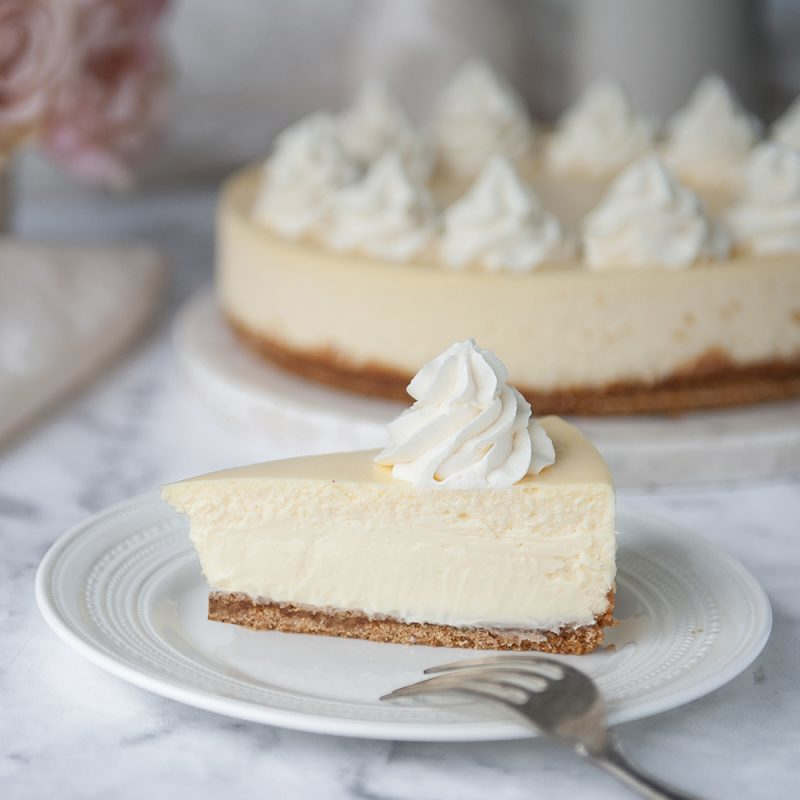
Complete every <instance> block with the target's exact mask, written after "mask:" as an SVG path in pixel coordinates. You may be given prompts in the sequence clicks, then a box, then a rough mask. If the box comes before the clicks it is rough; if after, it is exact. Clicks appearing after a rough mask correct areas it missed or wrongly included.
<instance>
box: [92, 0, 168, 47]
mask: <svg viewBox="0 0 800 800" xmlns="http://www.w3.org/2000/svg"><path fill="white" fill-rule="evenodd" d="M77 3H78V10H79V12H80V17H79V29H80V30H79V38H80V40H81V43H82V45H83V47H84V48H85V49H88V50H95V49H103V50H105V49H107V48H109V47H115V46H117V45H120V44H122V43H125V42H127V41H129V40H130V39H132V38H139V37H145V38H149V37H151V36H153V34H154V29H155V27H156V25H157V24H158V22H159V20H160V18H161V15H162V14H163V13H164V11H165V10H166V8H167V6H168V5H169V0H77Z"/></svg>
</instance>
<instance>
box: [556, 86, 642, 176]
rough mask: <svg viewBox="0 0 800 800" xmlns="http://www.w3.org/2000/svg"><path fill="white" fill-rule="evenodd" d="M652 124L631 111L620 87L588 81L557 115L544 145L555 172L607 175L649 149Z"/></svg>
mask: <svg viewBox="0 0 800 800" xmlns="http://www.w3.org/2000/svg"><path fill="white" fill-rule="evenodd" d="M653 133H654V126H653V123H652V122H651V121H650V120H648V119H646V118H645V117H641V116H637V115H636V114H634V113H633V110H632V109H631V106H630V104H629V102H628V98H627V97H626V96H625V92H624V91H623V90H622V87H620V86H618V85H617V84H615V83H611V82H610V81H598V82H597V83H594V84H592V85H591V86H590V87H589V88H588V89H587V90H586V92H585V93H584V94H583V96H582V97H581V98H580V100H579V101H578V103H577V104H576V105H575V106H574V107H573V108H571V109H570V110H569V111H567V113H566V114H565V115H564V116H563V117H562V118H561V121H560V122H559V124H558V128H557V129H556V132H555V134H554V135H553V138H552V139H551V141H550V144H549V147H548V149H547V162H548V165H549V166H550V167H551V168H552V169H553V170H555V171H558V172H574V173H585V174H587V175H591V176H602V175H609V174H611V173H614V172H617V171H618V170H619V169H621V168H622V167H624V166H626V165H627V164H630V163H631V161H633V160H634V159H636V158H638V157H639V156H640V155H642V153H644V152H645V151H647V150H649V149H650V146H651V144H652V142H653Z"/></svg>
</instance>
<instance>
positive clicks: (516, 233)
mask: <svg viewBox="0 0 800 800" xmlns="http://www.w3.org/2000/svg"><path fill="white" fill-rule="evenodd" d="M572 253H573V248H572V246H571V245H570V243H569V242H568V241H567V240H566V238H565V236H564V232H563V230H562V228H561V225H560V224H559V222H558V220H557V219H556V218H555V217H554V216H553V215H552V214H550V213H548V212H547V211H545V210H544V209H543V208H542V206H541V203H540V202H539V199H538V198H537V197H536V195H535V194H534V192H533V191H532V189H530V188H529V187H528V186H526V185H525V184H524V183H523V182H522V179H521V178H520V177H519V175H518V174H517V172H516V170H515V169H514V167H513V165H512V164H511V162H510V161H508V159H506V158H504V157H502V156H493V157H492V158H491V159H490V161H489V163H488V164H487V165H486V167H484V169H483V171H482V172H481V174H480V176H479V177H478V180H477V181H476V182H475V184H474V185H473V186H472V188H471V189H470V190H469V191H468V192H467V194H466V195H465V196H464V197H462V198H461V200H459V201H458V202H456V203H455V204H453V205H452V206H450V208H449V209H447V211H446V212H445V215H444V235H443V237H442V243H441V255H442V258H443V259H444V262H445V263H446V264H447V266H449V267H453V268H462V267H466V266H469V265H471V264H478V265H480V266H483V267H485V268H486V269H490V270H502V269H505V270H511V271H514V272H527V271H529V270H531V269H534V268H536V267H537V266H538V265H539V264H541V263H543V262H545V261H557V260H562V259H564V258H567V257H568V256H570V255H571V254H572Z"/></svg>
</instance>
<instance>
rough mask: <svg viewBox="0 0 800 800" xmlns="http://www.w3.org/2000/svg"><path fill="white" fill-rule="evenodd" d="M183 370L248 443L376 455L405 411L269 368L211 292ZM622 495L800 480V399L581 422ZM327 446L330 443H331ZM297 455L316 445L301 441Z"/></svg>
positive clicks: (184, 318) (197, 314)
mask: <svg viewBox="0 0 800 800" xmlns="http://www.w3.org/2000/svg"><path fill="white" fill-rule="evenodd" d="M175 346H176V350H177V352H178V356H179V359H180V362H181V365H182V367H183V369H184V371H185V373H186V375H187V376H188V378H189V379H190V381H191V383H192V384H193V385H194V387H195V388H196V390H197V391H198V392H200V393H201V394H202V396H203V399H204V400H205V402H206V404H207V405H209V406H211V407H212V408H213V409H214V410H215V411H217V412H218V413H219V414H221V415H223V416H224V417H225V418H226V420H227V421H228V422H229V423H232V425H233V426H234V428H241V431H242V435H245V432H247V435H248V436H254V435H258V432H259V431H260V430H261V431H264V432H265V434H266V432H268V431H274V429H275V424H276V423H275V420H276V416H278V417H280V418H281V424H282V425H283V426H285V427H289V426H296V428H297V436H298V437H302V436H303V435H304V432H307V431H308V426H309V424H311V425H313V427H314V429H315V430H320V429H323V430H328V431H329V433H330V434H331V436H332V437H333V438H334V439H335V441H336V442H337V445H338V446H339V447H341V449H354V448H360V447H379V446H381V445H382V444H383V442H384V439H385V429H384V426H385V424H386V422H388V421H389V420H390V419H392V418H393V417H395V416H396V415H397V414H398V413H399V412H400V410H401V409H402V408H403V406H402V405H400V404H397V403H392V402H388V401H381V400H374V399H370V398H364V397H360V396H358V395H353V394H349V393H346V392H341V391H338V390H335V389H330V388H327V387H325V386H321V385H318V384H316V383H312V382H310V381H306V380H303V379H302V378H299V377H296V376H294V375H291V374H289V373H287V372H284V371H283V370H281V369H279V368H277V367H273V366H271V365H269V364H267V363H265V362H264V361H263V360H262V359H261V358H260V357H259V356H258V355H256V354H254V353H251V352H250V351H249V350H248V349H247V348H246V347H245V346H243V345H242V344H241V343H240V342H239V341H238V340H237V339H236V337H235V336H234V335H233V333H232V332H231V331H230V329H229V328H228V326H227V325H226V323H225V321H224V319H223V318H222V315H221V314H220V312H219V309H218V308H217V305H216V302H215V299H214V296H213V294H212V292H211V291H210V290H204V291H202V292H200V293H198V294H197V295H196V296H195V297H193V298H192V299H191V300H190V301H189V302H188V303H187V304H186V306H185V307H184V308H183V309H182V310H181V312H180V313H179V315H178V318H177V321H176V324H175ZM573 421H574V422H576V423H577V424H578V425H579V426H580V428H581V429H582V430H583V431H585V432H586V434H587V435H588V436H589V437H590V438H591V439H592V441H593V442H594V443H595V444H596V445H597V447H598V448H599V450H600V451H601V452H602V454H603V456H604V457H605V459H606V460H607V461H608V463H609V465H610V467H611V470H612V472H613V474H614V478H615V481H616V483H617V485H618V486H620V487H629V488H635V487H646V486H654V485H675V484H689V483H703V482H722V481H739V480H754V479H757V480H767V479H771V478H777V477H782V476H787V475H797V474H800V401H795V402H790V403H780V404H777V403H776V404H765V405H761V406H755V407H751V408H744V409H733V410H723V411H703V412H693V413H687V414H684V415H681V416H670V417H666V416H631V417H604V418H591V417H580V418H575V419H574V420H573ZM328 440H330V437H329V438H328ZM299 442H300V446H299V447H298V450H299V451H300V450H302V451H303V452H308V450H309V447H308V446H306V443H303V442H302V439H299ZM312 449H313V448H312Z"/></svg>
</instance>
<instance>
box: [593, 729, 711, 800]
mask: <svg viewBox="0 0 800 800" xmlns="http://www.w3.org/2000/svg"><path fill="white" fill-rule="evenodd" d="M578 752H580V753H581V755H583V756H586V757H587V758H588V759H589V760H590V761H592V762H593V763H594V764H596V765H597V766H598V767H600V768H601V769H604V770H605V771H606V772H608V773H609V774H611V775H613V776H614V777H615V778H616V779H617V780H618V781H620V783H624V784H625V785H626V786H627V787H628V788H629V789H632V790H633V791H634V792H636V793H637V794H639V795H640V796H641V797H645V798H647V800H698V798H697V796H696V795H690V794H685V793H683V792H679V791H678V790H677V789H673V788H672V787H670V786H667V785H666V784H665V783H661V782H660V781H657V780H656V779H655V778H651V777H650V776H649V775H646V774H645V773H644V772H641V771H640V770H639V769H638V768H637V767H634V766H633V764H631V763H630V762H629V761H628V760H627V759H626V758H625V757H624V756H623V755H622V753H620V752H619V750H617V749H616V748H615V747H614V746H613V745H612V744H611V743H610V742H608V743H607V744H606V746H605V748H603V750H602V751H601V752H599V753H589V752H588V751H587V750H585V749H583V748H580V749H579V751H578Z"/></svg>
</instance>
